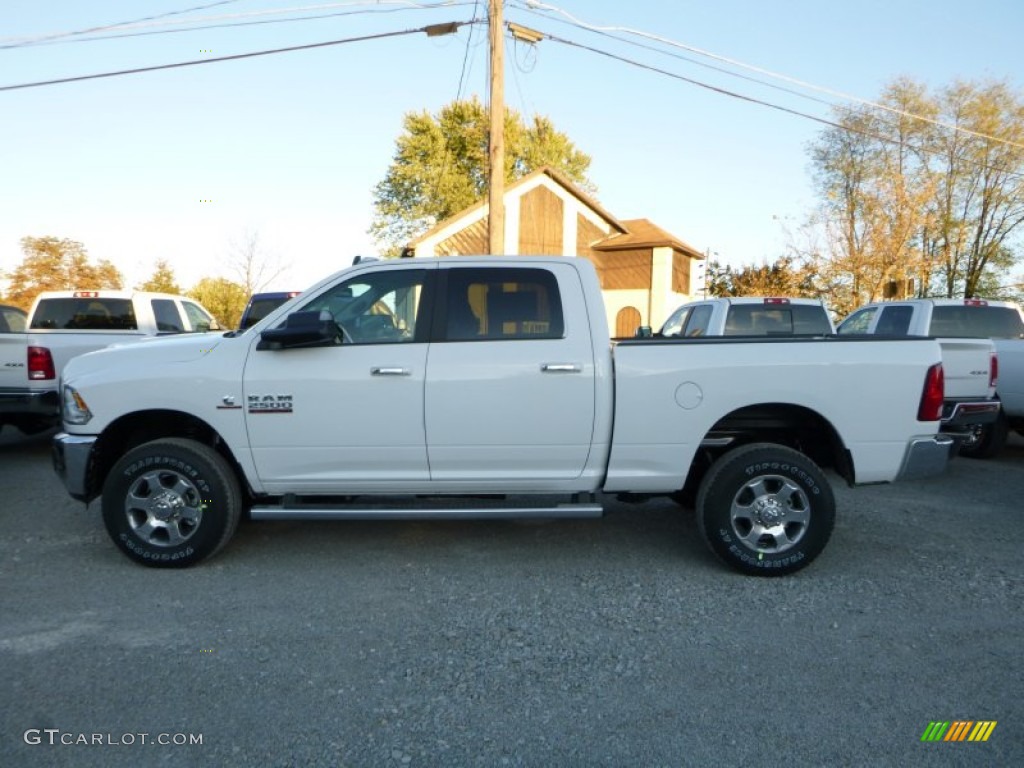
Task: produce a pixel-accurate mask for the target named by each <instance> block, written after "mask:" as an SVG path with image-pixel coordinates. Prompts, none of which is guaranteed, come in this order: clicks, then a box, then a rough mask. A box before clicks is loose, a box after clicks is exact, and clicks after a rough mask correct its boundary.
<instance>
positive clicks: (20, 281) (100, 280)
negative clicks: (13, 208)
mask: <svg viewBox="0 0 1024 768" xmlns="http://www.w3.org/2000/svg"><path fill="white" fill-rule="evenodd" d="M21 252H22V253H23V254H25V257H24V259H23V260H22V262H21V264H19V265H18V266H17V267H15V268H14V270H13V271H12V272H11V273H10V274H9V276H8V278H9V284H8V291H7V301H8V302H9V303H11V304H13V305H15V306H18V307H21V308H22V309H25V310H27V309H28V308H29V307H30V306H31V305H32V302H33V301H34V300H35V298H36V296H38V295H39V294H40V293H41V292H43V291H71V290H100V289H103V288H120V287H121V286H122V285H123V284H124V278H123V277H122V276H121V273H120V272H118V270H117V268H116V267H115V266H114V265H113V264H111V263H110V262H109V261H107V260H106V259H100V260H99V261H98V262H96V263H95V264H94V263H92V262H91V261H90V260H89V256H88V254H87V253H86V251H85V246H84V245H82V244H81V243H79V242H77V241H75V240H68V239H58V238H56V237H23V238H22V239H21Z"/></svg>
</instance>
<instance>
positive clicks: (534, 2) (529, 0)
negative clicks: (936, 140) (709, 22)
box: [525, 0, 1024, 149]
mask: <svg viewBox="0 0 1024 768" xmlns="http://www.w3.org/2000/svg"><path fill="white" fill-rule="evenodd" d="M525 8H526V10H534V9H538V10H547V11H553V12H555V13H558V14H561V15H562V16H565V17H566V18H567V19H569V20H570V22H571V23H572V24H573V25H574V26H577V27H579V28H581V29H586V30H588V31H591V32H598V33H601V32H625V33H627V34H631V35H636V36H638V37H644V38H647V39H649V40H654V41H656V42H659V43H662V44H663V45H668V46H671V47H673V48H681V49H683V50H686V51H689V52H691V53H696V54H698V55H700V56H705V57H707V58H710V59H714V60H716V61H720V62H723V63H725V64H729V65H730V66H734V67H740V68H742V69H746V70H750V71H752V72H757V73H758V74H761V75H766V76H768V77H772V78H775V79H777V80H782V81H784V82H788V83H791V84H793V85H797V86H799V87H801V88H806V89H808V90H812V91H818V92H819V93H825V94H828V95H830V96H834V97H836V98H840V99H843V100H845V101H853V102H856V103H858V104H861V105H863V106H868V107H873V108H875V109H880V110H882V111H885V112H889V113H891V114H895V115H899V116H901V117H908V118H911V119H913V120H919V121H921V122H925V123H930V124H931V125H935V126H938V127H940V128H946V129H947V130H950V131H955V132H957V133H965V134H968V135H970V136H975V137H977V138H980V139H986V140H988V141H995V142H997V143H1000V144H1006V145H1008V146H1012V147H1017V148H1018V149H1024V144H1021V143H1018V142H1015V141H1011V140H1009V139H1001V138H999V137H998V136H991V135H989V134H986V133H981V132H978V131H972V130H970V129H969V128H964V127H963V126H959V125H954V124H952V123H947V122H944V121H942V120H935V119H934V118H930V117H927V116H925V115H918V114H916V113H914V112H908V111H906V110H902V109H897V108H896V107H890V106H888V105H886V104H881V103H878V102H875V101H870V100H868V99H862V98H860V97H859V96H854V95H852V94H849V93H844V92H842V91H836V90H834V89H832V88H826V87H824V86H820V85H815V84H814V83H809V82H807V81H805V80H799V79H797V78H795V77H789V76H788V75H784V74H781V73H778V72H773V71H771V70H768V69H763V68H762V67H757V66H754V65H752V64H746V63H744V62H742V61H738V60H736V59H730V58H728V57H726V56H720V55H719V54H716V53H712V52H710V51H705V50H702V49H700V48H695V47H693V46H690V45H686V44H685V43H680V42H679V41H677V40H672V39H670V38H667V37H662V36H661V35H655V34H652V33H650V32H644V31H642V30H638V29H632V28H630V27H622V26H598V25H594V24H589V23H587V22H585V21H581V20H580V19H577V18H576V17H575V16H573V15H572V14H570V13H569V12H568V11H565V10H563V9H561V8H558V7H557V6H554V5H548V4H547V3H542V2H539V0H526V6H525ZM728 74H733V76H735V77H740V75H738V74H735V73H728ZM765 85H767V84H766V83H765Z"/></svg>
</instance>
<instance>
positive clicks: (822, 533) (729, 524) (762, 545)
mask: <svg viewBox="0 0 1024 768" xmlns="http://www.w3.org/2000/svg"><path fill="white" fill-rule="evenodd" d="M697 522H698V525H699V526H700V531H701V534H702V535H703V537H704V540H705V541H706V542H707V544H708V546H709V547H711V551H712V552H714V553H715V554H716V555H717V556H718V557H719V558H720V559H721V560H722V561H724V562H725V563H726V564H727V565H730V566H732V567H733V568H735V569H736V570H738V571H742V572H743V573H748V574H752V575H755V576H783V575H785V574H787V573H793V572H794V571H798V570H800V569H801V568H804V567H805V566H807V565H809V564H810V563H811V562H812V561H813V560H814V558H816V557H817V556H818V555H819V554H821V551H822V550H823V549H824V548H825V545H826V544H827V543H828V539H829V537H830V536H831V535H832V527H833V525H834V524H835V499H834V497H833V495H832V487H831V486H830V485H829V483H828V480H827V479H826V478H825V476H824V474H823V473H822V471H821V470H820V469H818V467H817V466H816V465H815V464H814V462H813V461H811V460H810V459H808V458H807V457H806V456H804V455H803V454H802V453H799V452H797V451H794V450H792V449H791V448H786V447H785V446H781V445H774V444H771V443H753V444H751V445H746V446H743V447H741V448H737V449H736V450H734V451H730V452H729V453H727V454H725V455H724V456H722V457H721V458H719V459H718V461H716V462H715V463H714V464H713V465H712V466H711V468H710V469H709V470H708V473H707V475H705V477H704V480H703V482H702V483H701V486H700V491H699V492H698V494H697Z"/></svg>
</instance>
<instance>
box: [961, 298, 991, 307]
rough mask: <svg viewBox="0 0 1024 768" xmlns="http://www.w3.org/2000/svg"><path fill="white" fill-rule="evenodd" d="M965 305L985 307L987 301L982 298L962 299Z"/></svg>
mask: <svg viewBox="0 0 1024 768" xmlns="http://www.w3.org/2000/svg"><path fill="white" fill-rule="evenodd" d="M964 306H965V307H987V306H988V302H987V301H985V300H984V299H964Z"/></svg>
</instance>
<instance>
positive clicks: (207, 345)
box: [63, 332, 224, 381]
mask: <svg viewBox="0 0 1024 768" xmlns="http://www.w3.org/2000/svg"><path fill="white" fill-rule="evenodd" d="M223 341H224V335H223V333H220V332H213V333H196V334H192V333H190V334H183V335H180V336H155V337H149V338H145V339H140V340H138V341H134V342H130V343H123V344H111V345H110V346H109V347H104V348H103V349H98V350H96V351H95V352H89V353H87V354H84V355H79V356H78V357H75V358H73V359H72V360H70V361H68V364H67V366H66V367H65V368H64V373H63V379H64V381H70V380H72V379H74V378H77V377H80V376H84V375H88V374H93V373H97V372H99V371H103V372H105V373H107V374H108V375H111V376H116V375H117V373H116V372H117V371H118V370H119V369H123V370H125V371H131V372H132V373H136V372H138V371H139V370H142V369H146V368H152V367H153V366H157V365H166V364H168V363H188V362H192V361H194V360H200V359H202V358H203V357H205V356H206V355H208V354H210V352H212V351H213V350H214V349H216V348H217V347H218V346H219V345H220V344H221V342H223Z"/></svg>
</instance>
